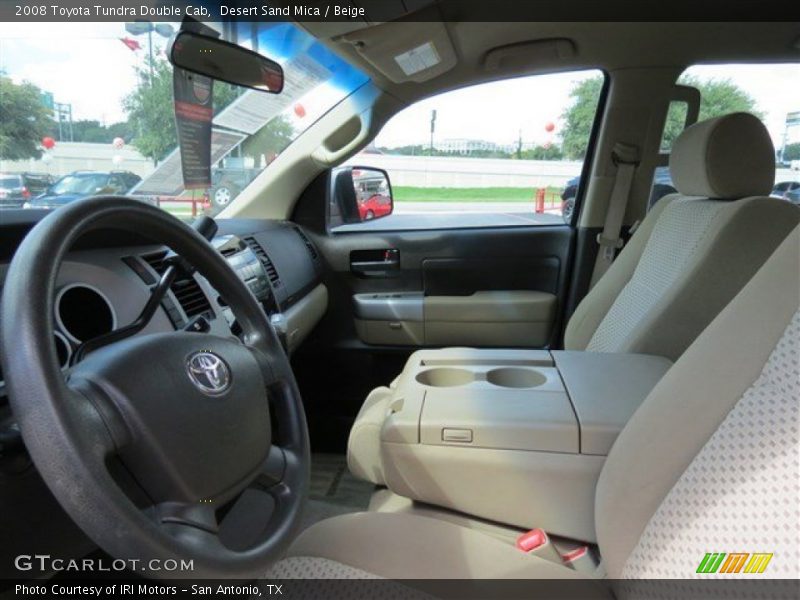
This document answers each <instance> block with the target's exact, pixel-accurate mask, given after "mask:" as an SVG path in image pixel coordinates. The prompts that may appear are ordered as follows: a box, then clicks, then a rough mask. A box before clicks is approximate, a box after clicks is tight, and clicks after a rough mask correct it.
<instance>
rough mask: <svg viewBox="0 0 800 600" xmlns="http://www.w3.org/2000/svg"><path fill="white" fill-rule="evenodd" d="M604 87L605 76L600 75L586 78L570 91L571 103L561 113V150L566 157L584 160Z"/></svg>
mask: <svg viewBox="0 0 800 600" xmlns="http://www.w3.org/2000/svg"><path fill="white" fill-rule="evenodd" d="M602 89H603V78H602V77H599V76H598V77H592V78H591V79H584V80H583V81H581V82H579V83H578V84H577V85H575V86H574V87H573V88H572V91H570V93H569V97H570V99H571V103H570V105H569V106H568V107H567V109H566V110H565V111H564V113H563V114H562V115H561V118H562V119H563V120H564V128H563V129H562V130H561V150H562V152H563V153H564V157H565V158H568V159H571V160H582V159H583V158H584V156H586V148H587V146H588V144H589V137H590V135H591V132H592V125H593V124H594V118H595V115H596V113H597V103H598V102H599V100H600V92H601V90H602Z"/></svg>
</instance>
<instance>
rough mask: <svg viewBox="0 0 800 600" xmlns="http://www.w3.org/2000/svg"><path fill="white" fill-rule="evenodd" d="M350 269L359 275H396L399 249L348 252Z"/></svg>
mask: <svg viewBox="0 0 800 600" xmlns="http://www.w3.org/2000/svg"><path fill="white" fill-rule="evenodd" d="M350 271H351V272H352V273H354V274H355V275H358V276H359V277H396V276H397V275H399V274H400V251H399V250H398V249H397V248H388V249H386V250H354V251H353V252H351V253H350Z"/></svg>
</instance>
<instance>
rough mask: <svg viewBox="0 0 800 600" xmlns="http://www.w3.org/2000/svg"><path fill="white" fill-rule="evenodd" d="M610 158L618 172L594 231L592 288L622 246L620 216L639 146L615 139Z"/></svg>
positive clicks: (628, 191) (625, 204) (637, 157)
mask: <svg viewBox="0 0 800 600" xmlns="http://www.w3.org/2000/svg"><path fill="white" fill-rule="evenodd" d="M611 161H612V162H613V163H614V165H616V167H617V174H616V177H615V179H614V189H613V190H612V192H611V200H609V203H608V212H606V221H605V224H604V225H603V232H602V233H599V234H597V244H598V246H600V247H599V248H598V250H597V260H596V261H595V263H594V271H593V272H592V282H591V284H590V285H589V289H591V288H593V287H594V286H595V284H596V283H597V282H598V281H600V278H601V277H602V276H603V275H605V272H606V271H608V268H609V267H610V266H611V263H612V262H614V257H615V256H616V252H617V250H619V249H620V248H622V238H620V236H619V234H620V231H622V220H623V219H624V218H625V208H626V207H627V206H628V198H629V197H630V194H631V184H632V183H633V174H634V172H635V171H636V167H638V166H639V148H638V147H637V146H633V145H631V144H624V143H622V142H617V143H616V144H614V149H613V150H612V151H611Z"/></svg>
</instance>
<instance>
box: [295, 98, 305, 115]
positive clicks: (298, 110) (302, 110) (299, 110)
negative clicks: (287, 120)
mask: <svg viewBox="0 0 800 600" xmlns="http://www.w3.org/2000/svg"><path fill="white" fill-rule="evenodd" d="M294 114H296V115H297V116H298V117H300V118H301V119H302V118H303V117H305V116H306V108H305V106H303V105H302V104H300V103H299V102H298V103H297V104H295V105H294Z"/></svg>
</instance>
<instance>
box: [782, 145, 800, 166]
mask: <svg viewBox="0 0 800 600" xmlns="http://www.w3.org/2000/svg"><path fill="white" fill-rule="evenodd" d="M792 160H800V142H797V143H795V144H786V148H784V150H783V161H784V162H790V161H792Z"/></svg>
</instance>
